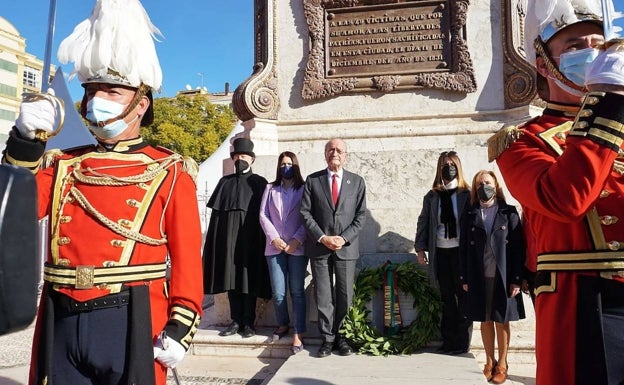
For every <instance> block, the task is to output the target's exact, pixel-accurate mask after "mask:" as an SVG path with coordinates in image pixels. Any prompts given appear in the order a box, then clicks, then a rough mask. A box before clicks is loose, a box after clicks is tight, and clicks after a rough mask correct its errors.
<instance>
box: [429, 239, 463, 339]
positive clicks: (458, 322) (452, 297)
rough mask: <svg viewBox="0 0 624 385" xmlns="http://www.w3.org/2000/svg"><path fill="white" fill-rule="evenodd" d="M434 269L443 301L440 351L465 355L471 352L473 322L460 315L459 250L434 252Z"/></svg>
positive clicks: (437, 249) (461, 300) (461, 294)
mask: <svg viewBox="0 0 624 385" xmlns="http://www.w3.org/2000/svg"><path fill="white" fill-rule="evenodd" d="M436 266H437V272H436V276H437V279H438V284H439V285H440V297H441V299H442V322H441V325H440V332H441V333H442V341H443V345H442V348H443V349H445V350H462V351H463V350H466V351H467V350H468V349H469V348H470V338H471V334H472V322H470V321H469V320H468V317H466V315H465V313H464V311H463V309H465V297H466V294H465V292H464V290H463V289H462V287H461V281H460V280H459V276H460V275H461V274H460V271H459V269H460V267H459V247H453V248H450V249H441V248H436Z"/></svg>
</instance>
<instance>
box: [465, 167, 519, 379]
mask: <svg viewBox="0 0 624 385" xmlns="http://www.w3.org/2000/svg"><path fill="white" fill-rule="evenodd" d="M472 186H473V190H472V191H471V193H470V204H471V205H470V207H469V208H468V209H467V210H466V211H464V213H463V215H462V217H461V220H460V231H461V238H460V247H459V250H460V256H461V262H462V276H461V277H460V278H461V280H462V285H463V289H464V290H465V291H466V292H467V298H466V299H467V301H466V303H467V308H466V313H467V315H468V317H469V319H470V320H472V321H480V322H481V338H482V339H483V346H484V348H485V353H486V356H487V357H486V364H485V367H484V369H483V374H484V375H485V377H486V379H487V380H488V381H492V382H494V383H495V384H502V383H503V382H505V380H506V379H507V351H508V348H509V341H510V327H509V321H517V320H519V319H522V318H524V317H525V314H524V305H523V303H522V297H521V295H519V293H520V284H521V283H522V266H523V263H524V258H525V250H526V249H525V243H524V238H523V233H522V225H521V222H520V217H519V216H518V212H517V211H516V208H515V207H514V206H511V205H508V204H507V203H506V202H505V196H504V194H503V191H502V189H501V187H500V185H499V183H498V179H497V178H496V175H495V174H494V172H492V171H486V170H481V171H479V172H477V174H476V175H475V176H474V178H473V181H472ZM495 339H496V341H497V343H498V360H496V359H495V358H494V340H495Z"/></svg>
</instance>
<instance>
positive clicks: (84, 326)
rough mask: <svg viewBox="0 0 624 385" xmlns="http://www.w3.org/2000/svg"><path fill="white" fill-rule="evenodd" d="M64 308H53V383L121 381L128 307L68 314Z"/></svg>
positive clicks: (114, 383)
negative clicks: (54, 312) (54, 313)
mask: <svg viewBox="0 0 624 385" xmlns="http://www.w3.org/2000/svg"><path fill="white" fill-rule="evenodd" d="M66 309H67V308H66V307H65V306H59V307H58V308H57V309H56V314H57V316H56V317H55V320H54V331H55V335H54V346H53V358H52V370H53V371H52V383H53V384H57V385H60V384H72V385H91V384H94V383H97V384H102V385H117V384H120V383H123V382H124V378H125V376H126V364H127V356H126V349H127V347H128V341H129V336H128V323H129V315H128V309H129V308H128V306H125V305H121V306H119V307H110V308H104V309H97V310H93V311H86V312H80V313H70V312H67V311H65V310H66ZM147 326H148V327H149V325H147Z"/></svg>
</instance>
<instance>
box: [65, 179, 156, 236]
mask: <svg viewBox="0 0 624 385" xmlns="http://www.w3.org/2000/svg"><path fill="white" fill-rule="evenodd" d="M69 191H70V193H71V195H72V196H73V197H74V198H76V200H77V201H78V203H79V204H80V207H82V208H83V209H85V210H86V211H87V212H88V213H89V214H91V215H93V216H94V217H96V218H97V219H98V220H99V221H100V222H102V223H103V224H104V225H105V226H106V227H108V228H109V229H111V230H112V231H114V232H115V233H117V234H119V235H121V236H123V237H125V238H128V239H132V240H133V241H136V242H139V243H144V244H146V245H151V246H160V245H164V244H165V243H167V238H161V239H155V238H151V237H148V236H147V235H143V234H141V233H139V232H136V231H132V230H128V229H127V228H125V227H123V226H121V225H119V224H118V223H116V222H114V221H111V220H110V219H108V218H106V217H105V216H104V215H102V213H100V212H99V211H97V210H96V209H95V207H93V206H92V205H91V204H90V203H89V201H88V200H87V198H85V196H84V195H83V194H82V193H81V192H80V191H79V190H78V189H77V188H76V187H71V188H70V190H69Z"/></svg>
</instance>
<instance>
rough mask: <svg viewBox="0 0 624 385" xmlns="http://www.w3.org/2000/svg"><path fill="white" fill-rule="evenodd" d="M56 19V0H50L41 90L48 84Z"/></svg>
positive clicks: (46, 88) (45, 89)
mask: <svg viewBox="0 0 624 385" xmlns="http://www.w3.org/2000/svg"><path fill="white" fill-rule="evenodd" d="M55 20H56V0H50V11H49V14H48V36H47V37H46V46H45V54H44V58H43V75H42V79H41V92H46V91H47V90H48V87H49V86H50V65H51V64H52V63H51V61H52V59H51V57H52V41H53V40H54V23H55Z"/></svg>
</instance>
